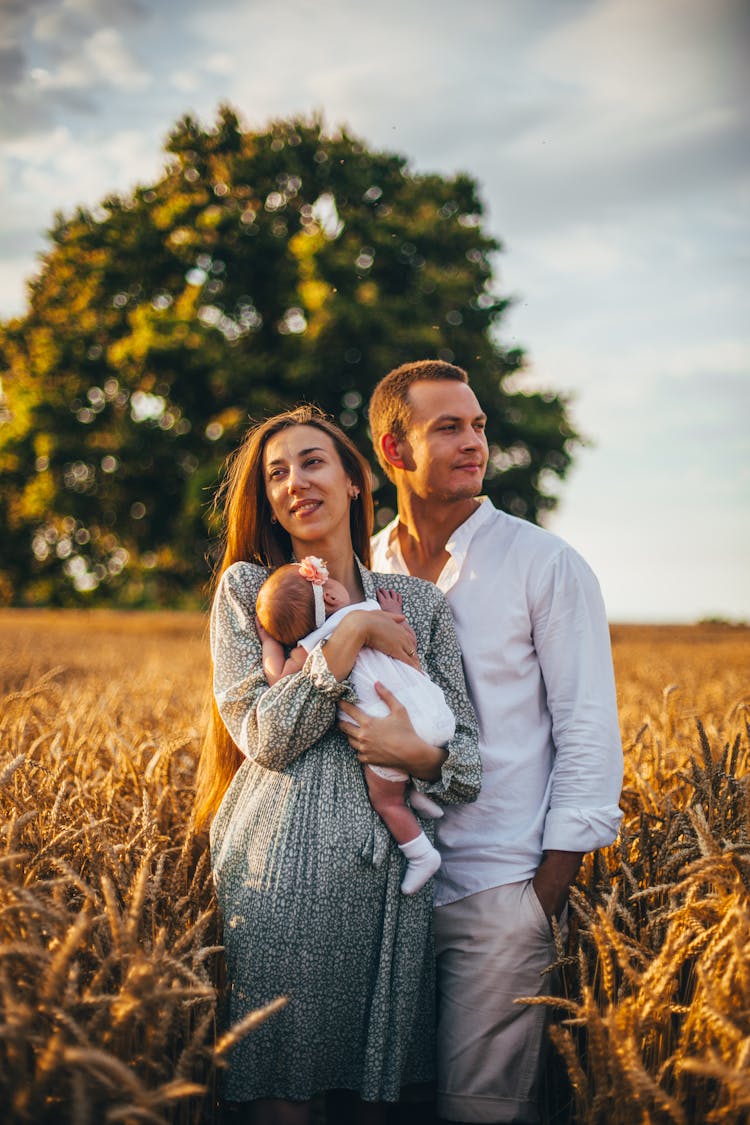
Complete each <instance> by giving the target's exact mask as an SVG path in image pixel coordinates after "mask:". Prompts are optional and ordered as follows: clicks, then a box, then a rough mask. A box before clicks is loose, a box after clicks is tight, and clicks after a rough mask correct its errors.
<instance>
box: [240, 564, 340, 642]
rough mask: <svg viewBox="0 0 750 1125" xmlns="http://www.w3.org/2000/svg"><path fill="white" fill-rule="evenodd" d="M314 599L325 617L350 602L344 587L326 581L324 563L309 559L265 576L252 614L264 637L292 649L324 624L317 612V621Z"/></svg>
mask: <svg viewBox="0 0 750 1125" xmlns="http://www.w3.org/2000/svg"><path fill="white" fill-rule="evenodd" d="M316 588H317V590H316ZM316 599H318V600H319V604H320V606H321V607H322V613H323V615H324V616H325V617H330V615H331V614H332V613H335V612H336V610H337V609H341V608H342V606H345V605H349V601H350V598H349V594H348V591H347V589H346V587H345V586H344V585H342V583H341V582H337V581H336V579H335V578H329V577H328V569H327V567H326V565H325V563H324V562H323V561H322V560H321V559H317V558H315V556H314V555H308V556H307V558H304V559H303V560H302V562H301V563H288V564H287V565H286V566H280V567H279V568H278V569H277V570H274V572H273V573H272V574H270V575H269V576H268V578H267V579H266V580H265V582H264V583H263V585H262V586H261V588H260V591H259V593H258V601H257V603H256V606H255V612H256V613H257V614H258V620H259V621H260V623H261V625H262V626H263V628H264V629H265V630H266V632H267V633H270V634H271V636H272V637H274V638H275V639H276V640H277V641H280V642H281V643H282V644H283V645H287V646H290V645H295V644H296V643H297V641H298V640H299V639H300V637H305V636H307V634H308V633H312V631H313V629H316V628H318V626H319V625H322V624H323V618H322V616H321V614H320V612H319V613H318V620H317V621H316V612H315V609H316Z"/></svg>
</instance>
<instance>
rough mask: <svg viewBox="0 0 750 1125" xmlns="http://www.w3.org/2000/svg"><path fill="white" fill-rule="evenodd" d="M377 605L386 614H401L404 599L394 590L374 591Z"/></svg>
mask: <svg viewBox="0 0 750 1125" xmlns="http://www.w3.org/2000/svg"><path fill="white" fill-rule="evenodd" d="M376 597H377V599H378V605H379V606H380V608H381V609H382V610H385V612H386V613H403V612H404V609H403V606H404V599H403V598H402V597H401V595H400V594H399V593H397V592H396V591H395V590H378V591H376Z"/></svg>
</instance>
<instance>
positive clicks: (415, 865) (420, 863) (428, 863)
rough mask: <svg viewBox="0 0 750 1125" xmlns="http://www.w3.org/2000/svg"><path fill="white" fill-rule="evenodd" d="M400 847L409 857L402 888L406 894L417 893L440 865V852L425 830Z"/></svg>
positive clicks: (407, 857)
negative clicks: (434, 846)
mask: <svg viewBox="0 0 750 1125" xmlns="http://www.w3.org/2000/svg"><path fill="white" fill-rule="evenodd" d="M398 847H399V851H401V852H403V853H404V855H405V857H406V859H407V864H406V874H405V875H404V878H403V882H402V883H401V890H402V891H403V893H404V894H405V895H415V894H416V893H417V891H419V890H421V889H422V887H423V886H424V885H425V883H426V882H427V880H428V879H429V878H431V877H432V876H433V875H434V874H435V872H436V871H437V869H438V867H439V866H440V852H439V851H438V850H437V848H433V846H432V844H431V843H430V841H429V840H428V839H427V837H426V836H425V834H424V832H420V833H419V835H418V836H415V837H414V839H413V840H409V841H408V842H407V843H406V844H399V846H398Z"/></svg>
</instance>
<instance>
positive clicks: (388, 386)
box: [368, 359, 469, 480]
mask: <svg viewBox="0 0 750 1125" xmlns="http://www.w3.org/2000/svg"><path fill="white" fill-rule="evenodd" d="M442 379H453V380H454V381H455V382H458V383H468V381H469V376H468V375H467V374H466V372H465V371H464V369H463V367H456V366H455V365H454V364H452V363H446V362H445V361H444V360H442V359H420V360H418V361H417V362H416V363H402V364H401V366H400V367H395V368H394V369H393V371H389V372H388V374H387V375H384V376H383V378H382V379H381V380H380V382H379V383H378V385H377V386H376V388H375V390H374V391H373V392H372V398H371V399H370V406H369V411H368V416H369V422H370V433H371V434H372V444H373V446H374V447H375V453H376V456H377V458H378V461H379V462H380V464H381V465H382V467H383V468H384V469H385V471H386V474H387V475H388V477H389V478H390V480H393V466H392V465H391V464H390V463H389V462H388V461H387V459H386V458H385V457H384V456H383V451H382V449H381V439H382V438H383V435H384V434H393V436H394V437H395V438H396V439H397V440H398V441H402V440H403V439H404V438H405V437H406V433H407V430H408V429H409V425H410V424H411V403H410V402H409V388H410V387H411V385H412V383H422V382H439V381H440V380H442Z"/></svg>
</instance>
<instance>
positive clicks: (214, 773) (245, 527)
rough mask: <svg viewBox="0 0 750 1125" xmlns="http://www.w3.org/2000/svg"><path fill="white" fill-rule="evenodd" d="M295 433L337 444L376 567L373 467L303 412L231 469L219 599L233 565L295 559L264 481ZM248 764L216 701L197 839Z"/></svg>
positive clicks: (359, 532)
mask: <svg viewBox="0 0 750 1125" xmlns="http://www.w3.org/2000/svg"><path fill="white" fill-rule="evenodd" d="M290 426H313V427H314V428H315V429H318V430H321V431H322V432H323V433H324V434H328V436H329V438H330V439H331V441H332V442H333V444H334V448H335V449H336V451H337V453H338V455H339V457H340V459H341V464H342V466H343V468H344V471H345V473H346V474H347V476H348V477H349V478H350V480H351V482H352V484H354V485H356V487H357V488H358V489H359V497H358V499H356V500H353V501H352V503H351V506H350V515H349V521H350V529H351V536H352V545H353V547H354V550H355V553H356V554H357V555H358V556H359V558H360V559H361V561H362V562H363V563H364V565H365V566H368V567H369V565H370V536H371V535H372V527H373V508H372V474H371V472H370V466H369V465H368V463H367V461H366V460H365V458H364V457H363V456H362V454H361V453H360V452H359V450H358V449H357V447H356V446H355V445H354V443H353V442H352V441H351V439H350V438H348V437H347V436H346V434H345V433H343V432H342V431H341V430H340V429H339V428H338V426H337V425H335V423H334V422H332V421H331V420H330V419H329V418H328V417H327V416H326V415H325V414H323V413H322V411H320V410H319V409H318V408H317V407H315V406H309V405H303V406H298V407H297V408H296V409H295V410H287V411H285V412H284V413H283V414H276V415H274V417H272V418H268V419H266V421H265V422H260V423H258V424H257V425H255V426H253V427H252V428H251V429H250V430H249V431H248V433H247V434H246V436H245V438H244V440H243V441H242V444H241V445H240V446H239V448H238V449H237V450H236V451H235V453H234V454H232V456H231V457H230V458H229V460H228V461H227V466H226V471H225V474H224V478H223V480H222V483H221V485H220V487H219V490H218V492H217V494H216V498H215V500H214V507H215V508H216V509H221V510H223V513H224V552H223V555H222V558H221V561H220V563H219V565H218V566H217V568H216V571H215V573H214V576H213V581H212V584H211V588H212V592H213V593H215V592H216V587H217V586H218V584H219V582H220V580H221V576H222V575H223V573H224V571H225V570H227V569H228V568H229V567H230V566H231V565H232V564H233V563H236V562H241V561H246V562H255V563H260V565H261V566H267V567H269V568H273V567H277V566H281V564H282V563H285V562H289V560H290V558H291V557H292V543H291V539H290V537H289V535H288V534H287V532H286V531H284V529H283V527H282V526H281V524H279V523H272V522H271V505H270V504H269V502H268V497H267V495H266V486H265V480H264V475H263V453H264V450H265V447H266V442H267V441H268V439H269V438H271V437H273V436H274V434H277V433H279V432H280V431H281V430H286V429H288V428H289V427H290ZM243 761H244V755H243V754H242V752H241V751H240V750H239V749H238V748H237V746H236V745H235V744H234V742H233V741H232V738H231V736H230V734H229V732H228V730H227V728H226V727H225V726H224V723H223V721H222V718H221V715H220V714H219V710H218V707H217V706H216V701H215V700H214V701H213V707H212V715H211V720H210V723H209V727H208V730H207V732H206V737H205V739H204V742H203V747H202V749H201V756H200V761H199V762H198V772H197V776H196V785H195V804H194V807H193V825H194V828H195V830H196V831H200V830H201V829H203V828H205V827H206V826H207V825H208V823H209V822H210V820H211V818H212V817H213V815H214V813H215V812H216V810H217V809H218V807H219V805H220V804H221V799H222V797H223V796H224V794H225V793H226V791H227V789H228V787H229V783H230V782H231V780H232V778H233V777H234V775H235V773H236V772H237V770H238V769H239V767H240V765H241V764H242V762H243Z"/></svg>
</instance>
